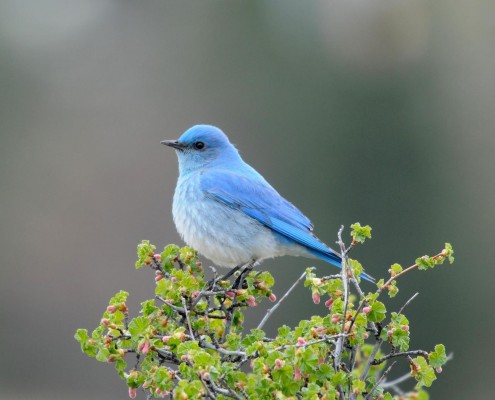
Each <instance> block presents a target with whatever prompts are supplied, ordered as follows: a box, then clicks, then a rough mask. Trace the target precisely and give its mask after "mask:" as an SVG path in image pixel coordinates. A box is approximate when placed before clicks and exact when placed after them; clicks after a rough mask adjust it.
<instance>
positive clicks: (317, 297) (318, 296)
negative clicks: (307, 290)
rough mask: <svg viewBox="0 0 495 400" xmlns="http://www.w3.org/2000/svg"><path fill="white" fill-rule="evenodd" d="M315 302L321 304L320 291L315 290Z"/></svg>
mask: <svg viewBox="0 0 495 400" xmlns="http://www.w3.org/2000/svg"><path fill="white" fill-rule="evenodd" d="M312 297H313V303H315V304H320V293H318V292H313V296H312Z"/></svg>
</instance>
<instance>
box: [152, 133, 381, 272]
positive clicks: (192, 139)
mask: <svg viewBox="0 0 495 400" xmlns="http://www.w3.org/2000/svg"><path fill="white" fill-rule="evenodd" d="M161 143H162V144H165V145H167V146H170V147H173V148H174V149H175V150H176V153H177V156H178V159H179V179H178V181H177V187H176V188H175V194H174V200H173V209H172V212H173V217H174V222H175V225H176V227H177V230H178V232H179V234H180V235H181V236H182V238H183V239H184V241H185V242H186V243H187V244H188V245H190V246H192V247H193V248H195V249H196V250H198V251H199V253H200V254H203V255H204V256H205V257H207V258H209V259H210V260H211V261H213V262H214V263H215V264H217V265H218V266H223V267H231V268H234V267H236V269H239V268H240V267H241V266H245V265H249V266H250V267H251V268H252V266H253V265H254V264H255V263H256V262H258V261H261V260H263V259H266V258H272V257H278V256H284V255H290V256H304V257H309V258H320V259H322V260H324V261H326V262H328V263H330V264H332V265H335V266H337V267H339V268H340V267H341V263H342V260H341V257H340V255H339V254H338V253H336V252H335V251H333V250H332V249H330V248H329V247H328V246H327V245H325V244H324V243H323V242H322V241H321V240H319V239H318V238H317V237H316V236H315V235H314V234H313V232H312V231H313V225H312V223H311V221H310V220H309V219H308V218H307V217H306V216H305V215H304V214H303V213H302V212H301V211H299V210H298V209H297V208H296V207H295V206H293V205H292V204H291V203H289V202H288V201H287V200H285V199H284V198H283V197H282V196H281V195H280V194H279V193H278V192H277V191H276V190H275V189H274V188H273V187H272V186H271V185H270V184H269V183H268V182H267V181H266V180H265V179H264V178H263V177H262V176H261V175H260V174H259V173H258V172H257V171H256V170H255V169H254V168H252V167H251V166H250V165H248V164H246V163H245V162H244V161H243V160H242V158H241V156H240V155H239V152H238V151H237V149H236V148H235V147H234V146H233V145H232V144H231V143H230V141H229V139H228V138H227V136H226V135H225V134H224V133H223V132H222V131H221V130H220V129H219V128H217V127H214V126H210V125H196V126H193V127H192V128H190V129H188V130H187V131H186V132H184V134H183V135H182V136H181V137H180V138H179V139H177V140H164V141H162V142H161ZM229 275H230V274H229ZM361 276H362V277H363V278H364V279H366V280H372V279H373V278H371V277H370V276H369V275H366V274H364V273H363V274H362V275H361Z"/></svg>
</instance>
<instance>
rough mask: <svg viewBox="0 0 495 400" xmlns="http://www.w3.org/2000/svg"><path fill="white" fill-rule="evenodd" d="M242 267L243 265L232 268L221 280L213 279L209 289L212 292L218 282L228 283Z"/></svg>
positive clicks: (209, 283)
mask: <svg viewBox="0 0 495 400" xmlns="http://www.w3.org/2000/svg"><path fill="white" fill-rule="evenodd" d="M241 267H242V265H237V266H236V267H234V268H232V269H231V270H230V271H229V272H227V273H226V274H225V275H224V276H222V277H221V278H220V279H218V278H217V279H215V278H213V279H211V280H210V281H208V288H209V289H210V290H211V289H213V286H215V283H216V282H218V281H226V280H227V279H229V278H230V277H231V276H232V275H234V274H235V273H236V272H237V271H239V269H240V268H241Z"/></svg>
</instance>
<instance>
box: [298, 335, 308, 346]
mask: <svg viewBox="0 0 495 400" xmlns="http://www.w3.org/2000/svg"><path fill="white" fill-rule="evenodd" d="M305 343H306V340H304V338H303V337H298V338H297V345H298V346H302V345H303V344H305Z"/></svg>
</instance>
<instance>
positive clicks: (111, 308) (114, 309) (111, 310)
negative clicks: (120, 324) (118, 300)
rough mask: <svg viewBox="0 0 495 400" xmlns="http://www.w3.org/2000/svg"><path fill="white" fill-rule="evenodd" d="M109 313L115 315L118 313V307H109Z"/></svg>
mask: <svg viewBox="0 0 495 400" xmlns="http://www.w3.org/2000/svg"><path fill="white" fill-rule="evenodd" d="M107 311H108V312H109V313H110V314H113V313H114V312H115V311H117V306H108V307H107Z"/></svg>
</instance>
